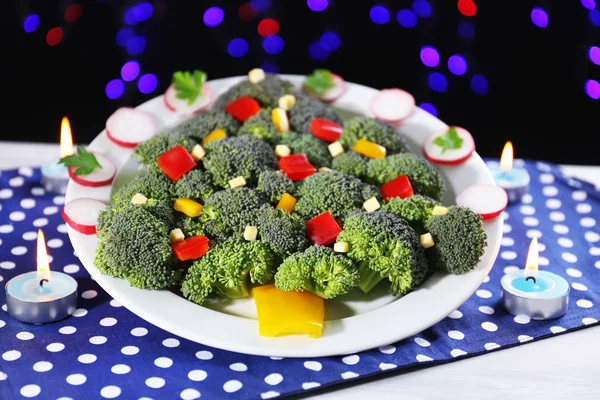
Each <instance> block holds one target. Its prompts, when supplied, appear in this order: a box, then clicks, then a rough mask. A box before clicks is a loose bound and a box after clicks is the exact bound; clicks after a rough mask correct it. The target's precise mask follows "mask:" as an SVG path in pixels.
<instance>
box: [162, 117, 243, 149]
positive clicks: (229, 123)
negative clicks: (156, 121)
mask: <svg viewBox="0 0 600 400" xmlns="http://www.w3.org/2000/svg"><path fill="white" fill-rule="evenodd" d="M215 129H222V130H224V131H225V133H227V135H229V136H235V135H236V134H237V131H238V130H239V129H240V123H239V122H238V121H237V120H236V119H235V118H233V117H232V116H231V115H229V114H227V113H226V112H225V111H222V110H214V109H213V110H209V111H204V112H201V113H200V114H198V115H196V116H194V117H192V118H191V119H188V120H186V121H184V122H182V123H181V124H179V125H177V126H175V127H174V128H173V130H174V131H175V132H178V133H182V134H184V135H187V136H190V137H192V138H193V139H195V140H197V141H198V142H201V141H202V140H204V138H205V137H206V136H208V134H209V133H211V132H212V131H214V130H215Z"/></svg>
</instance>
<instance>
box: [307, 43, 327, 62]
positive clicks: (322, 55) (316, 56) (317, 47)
mask: <svg viewBox="0 0 600 400" xmlns="http://www.w3.org/2000/svg"><path fill="white" fill-rule="evenodd" d="M308 54H309V55H310V57H311V58H312V59H313V60H318V61H321V60H324V59H326V58H327V57H329V52H328V51H327V49H325V48H323V46H321V42H313V43H312V44H311V45H310V46H308Z"/></svg>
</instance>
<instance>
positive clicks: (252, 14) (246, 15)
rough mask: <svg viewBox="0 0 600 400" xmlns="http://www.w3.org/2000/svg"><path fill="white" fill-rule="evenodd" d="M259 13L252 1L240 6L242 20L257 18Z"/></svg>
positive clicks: (239, 12)
mask: <svg viewBox="0 0 600 400" xmlns="http://www.w3.org/2000/svg"><path fill="white" fill-rule="evenodd" d="M257 15H258V13H257V12H256V10H255V9H254V7H252V5H251V4H250V3H244V4H242V5H241V6H240V8H238V17H240V19H241V20H244V21H250V20H251V19H254V18H256V16H257Z"/></svg>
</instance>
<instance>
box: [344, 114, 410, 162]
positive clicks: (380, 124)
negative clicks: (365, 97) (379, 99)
mask: <svg viewBox="0 0 600 400" xmlns="http://www.w3.org/2000/svg"><path fill="white" fill-rule="evenodd" d="M358 139H365V140H368V141H370V142H373V143H377V144H378V145H381V146H383V147H385V149H386V152H387V155H391V154H396V153H406V152H408V149H407V147H406V142H405V141H404V139H403V138H402V137H401V136H400V135H399V134H398V133H397V132H396V129H395V128H394V127H393V126H392V125H390V124H388V123H387V122H384V121H381V120H378V119H375V118H368V117H354V118H352V119H350V120H348V121H346V122H344V133H343V134H342V136H341V137H340V142H341V143H342V144H343V145H344V147H345V148H347V149H351V148H352V147H353V146H354V144H355V143H356V141H357V140H358Z"/></svg>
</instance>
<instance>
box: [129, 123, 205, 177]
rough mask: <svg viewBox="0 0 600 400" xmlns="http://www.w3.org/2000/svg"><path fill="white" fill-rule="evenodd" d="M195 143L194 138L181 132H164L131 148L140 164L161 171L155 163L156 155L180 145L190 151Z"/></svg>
mask: <svg viewBox="0 0 600 400" xmlns="http://www.w3.org/2000/svg"><path fill="white" fill-rule="evenodd" d="M197 144H198V142H197V141H196V140H195V139H193V138H191V137H189V136H186V135H184V134H183V133H177V132H165V133H160V134H158V135H156V136H154V137H152V138H151V139H148V140H146V141H145V142H143V143H140V144H139V145H137V147H136V148H135V149H134V150H133V155H134V156H136V157H137V158H139V162H140V164H143V165H146V166H148V167H149V168H150V169H151V170H154V171H157V172H162V171H160V169H159V168H158V165H157V164H156V159H157V158H158V156H160V155H161V154H163V153H164V152H165V151H167V150H170V149H172V148H173V147H175V146H180V145H181V146H183V147H185V148H186V149H187V151H190V152H191V151H192V149H193V148H194V146H195V145H197Z"/></svg>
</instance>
